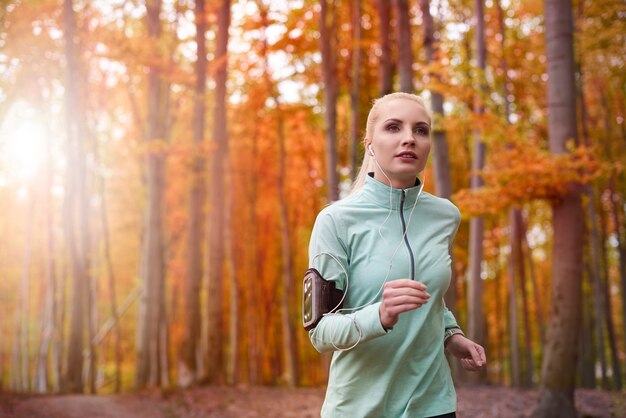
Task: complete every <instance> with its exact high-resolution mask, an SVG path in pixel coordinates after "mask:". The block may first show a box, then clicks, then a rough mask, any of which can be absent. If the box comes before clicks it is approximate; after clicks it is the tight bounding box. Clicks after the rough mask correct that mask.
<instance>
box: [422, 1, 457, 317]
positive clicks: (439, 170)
mask: <svg viewBox="0 0 626 418" xmlns="http://www.w3.org/2000/svg"><path fill="white" fill-rule="evenodd" d="M420 9H421V11H422V21H423V24H422V25H423V28H424V41H423V44H424V49H425V50H426V60H427V62H428V64H429V65H430V66H434V65H435V64H437V63H438V62H439V47H438V43H437V42H436V38H438V36H436V33H437V32H438V31H437V30H436V28H435V21H434V19H433V16H432V14H431V13H430V0H420ZM429 77H431V80H432V81H436V82H434V83H433V85H434V87H432V88H431V89H430V96H431V106H432V110H433V121H432V122H433V123H432V125H433V128H432V136H433V154H434V156H433V159H434V170H435V190H436V193H437V196H440V197H443V198H446V199H450V197H451V196H452V180H451V178H450V157H449V152H448V139H447V137H446V130H445V128H444V126H445V125H444V123H443V117H444V112H443V102H444V97H443V94H442V92H441V91H439V89H438V88H437V87H435V86H436V85H437V84H438V83H439V82H440V81H441V75H440V74H438V73H436V72H435V71H430V72H429ZM451 256H452V258H453V260H454V254H451ZM454 264H455V263H454V261H453V262H452V265H453V266H454ZM456 283H457V277H456V269H454V268H453V269H452V277H451V278H450V287H449V288H448V291H447V292H446V296H445V300H446V305H447V306H448V308H449V309H450V310H451V311H452V312H453V313H455V314H456V301H457V291H456Z"/></svg>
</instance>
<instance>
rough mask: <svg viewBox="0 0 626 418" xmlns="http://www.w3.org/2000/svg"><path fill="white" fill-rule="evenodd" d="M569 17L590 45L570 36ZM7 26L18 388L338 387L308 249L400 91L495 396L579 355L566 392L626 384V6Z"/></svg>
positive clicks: (500, 4) (292, 12) (43, 18)
mask: <svg viewBox="0 0 626 418" xmlns="http://www.w3.org/2000/svg"><path fill="white" fill-rule="evenodd" d="M557 3H558V2H557ZM557 6H558V7H561V8H564V9H562V10H569V11H570V12H571V14H572V23H571V26H572V30H573V32H572V31H570V35H571V36H570V38H569V40H564V39H561V37H560V35H552V33H553V31H555V30H556V31H557V32H558V30H562V29H559V28H560V26H559V25H560V23H559V22H558V21H553V19H552V18H550V16H554V14H552V15H551V14H550V12H549V7H557ZM0 13H1V14H0V24H1V27H0V73H1V74H2V76H1V77H0V213H2V214H3V216H2V218H1V219H0V277H1V279H2V280H0V317H1V318H2V321H0V335H2V338H1V339H0V388H11V389H14V390H20V391H56V390H67V391H74V392H80V391H89V392H97V393H107V392H113V391H116V392H117V391H121V390H125V389H130V388H133V387H136V386H140V387H142V386H146V385H149V386H168V385H173V384H178V385H180V386H185V387H186V386H189V385H193V384H200V383H209V382H210V383H218V382H227V383H245V384H287V385H315V384H322V383H323V382H324V381H325V378H326V374H325V368H324V367H323V364H325V361H326V360H327V359H325V358H321V357H320V356H319V355H318V354H317V353H316V352H315V351H314V350H313V348H312V347H311V346H310V344H309V342H308V339H307V336H306V334H305V332H304V331H303V330H302V328H301V326H300V316H299V311H300V283H301V276H302V272H303V271H304V270H305V269H306V267H307V263H308V260H307V244H308V238H309V235H310V230H311V227H312V225H313V221H314V219H315V216H316V214H317V212H318V211H319V210H320V209H321V208H322V207H323V206H324V205H326V204H327V203H328V202H329V201H330V200H334V199H336V198H338V197H340V196H342V195H343V193H345V192H346V190H348V188H349V185H350V181H351V179H352V178H353V176H354V173H355V171H356V170H357V169H358V161H359V159H360V156H361V155H362V152H363V149H362V146H361V142H360V141H361V139H362V136H363V132H364V128H365V126H364V123H365V118H366V115H367V111H368V110H369V105H370V102H371V100H372V99H373V98H375V97H377V96H379V95H380V94H383V93H385V92H388V91H392V90H404V91H415V92H418V93H420V94H422V95H423V96H424V97H425V98H426V99H427V101H428V102H429V103H430V105H431V107H432V112H433V141H434V146H433V155H432V158H431V164H429V166H428V167H427V169H426V173H425V176H426V189H427V190H428V191H430V192H431V193H436V194H439V195H441V196H444V197H449V198H450V199H451V200H452V201H453V202H455V203H456V204H457V205H458V206H459V207H460V209H461V211H462V213H463V215H464V221H463V223H462V225H461V228H460V230H459V233H458V236H457V240H456V243H455V247H454V273H455V277H456V280H455V281H454V282H453V287H452V289H450V291H449V295H448V297H447V298H448V304H449V305H450V306H451V308H452V309H454V310H455V312H456V314H457V317H458V319H459V321H460V323H461V324H463V325H464V326H465V327H469V330H471V331H470V332H472V334H473V335H474V334H475V335H476V337H475V338H478V339H480V340H481V341H484V344H485V346H486V348H487V352H488V354H489V359H490V364H489V367H488V369H487V371H486V373H485V374H484V376H482V377H480V380H482V381H485V382H491V383H493V384H500V385H512V386H536V385H539V383H540V381H541V379H542V376H543V379H544V380H543V381H544V384H545V382H546V380H545V379H547V376H548V375H549V370H548V368H549V366H550V365H554V364H556V363H555V361H552V360H549V359H550V358H552V357H548V356H557V357H559V356H561V355H565V354H563V352H560V351H558V349H557V348H555V346H554V341H556V340H559V341H562V342H561V344H563V345H564V346H567V348H568V349H571V350H572V351H571V353H570V355H572V356H573V357H567V358H569V359H570V360H571V359H576V362H577V364H576V367H574V365H571V364H570V365H569V366H568V367H570V368H571V369H570V370H571V372H572V373H573V374H572V377H571V379H570V380H571V381H573V383H568V384H566V385H565V387H566V389H565V392H567V391H568V389H567V387H569V386H571V384H575V385H579V386H584V387H603V388H606V389H619V388H621V385H622V377H621V376H622V373H624V372H625V371H626V370H624V361H623V359H624V357H625V356H626V354H625V352H626V323H625V321H624V317H625V312H626V303H624V298H625V294H626V291H625V290H626V243H625V239H626V228H625V224H624V214H625V208H626V206H625V202H624V196H625V195H626V174H625V173H624V161H626V127H625V124H624V112H625V109H624V103H626V101H625V100H624V99H625V97H624V92H625V89H624V86H625V85H626V78H625V74H626V72H625V71H624V56H626V54H625V52H626V51H625V47H624V45H626V42H624V36H625V35H624V33H626V30H625V29H626V23H625V22H626V20H625V19H624V16H625V15H626V8H625V7H624V5H623V3H622V2H619V1H612V0H604V1H596V2H593V1H587V0H579V1H576V2H574V3H573V4H569V3H568V2H564V3H559V4H556V5H552V3H549V2H547V4H546V5H545V7H544V4H543V2H541V1H538V0H536V1H535V0H534V1H515V0H509V1H504V0H487V1H485V2H484V3H483V2H482V1H469V0H454V1H425V0H422V1H417V0H415V1H400V0H398V1H392V2H387V1H371V2H361V1H357V0H354V1H343V2H340V1H337V0H324V1H322V2H317V1H309V0H299V1H297V0H293V1H286V2H274V1H265V0H258V1H247V2H246V1H232V2H231V1H225V0H224V1H222V0H221V1H216V2H204V1H203V0H195V1H193V0H188V1H187V0H176V1H174V0H167V1H166V0H150V1H146V2H144V1H138V0H132V1H131V0H115V1H98V0H92V1H85V0H73V1H72V0H63V1H61V0H37V1H17V0H16V1H10V0H8V1H4V2H2V11H1V12H0ZM555 13H556V15H557V16H562V15H563V14H562V13H561V12H555ZM565 33H567V29H565ZM554 37H556V38H559V39H560V41H561V42H565V44H563V45H561V44H558V45H555V44H551V43H550V42H551V41H550V40H551V39H554ZM551 48H552V49H551ZM568 48H569V49H570V50H571V51H572V58H571V63H570V64H571V66H572V67H571V68H569V67H568V69H563V68H560V69H558V70H557V68H556V67H558V63H555V60H558V59H559V57H560V54H561V53H563V52H564V51H566V50H568ZM550 51H553V52H550ZM555 51H556V52H555ZM554 54H556V55H554ZM552 65H554V66H555V67H554V68H553V67H551V66H552ZM559 71H564V72H563V73H561V72H559ZM564 74H566V75H564ZM566 77H570V78H568V79H567V80H569V81H566ZM561 82H562V83H569V84H567V87H559V84H558V83H561ZM565 91H568V95H567V96H564V95H563V94H564V92H565ZM559 102H562V103H563V105H562V106H561V105H559ZM565 107H567V111H566V114H567V117H566V116H559V115H560V113H559V112H561V110H563V109H565ZM559 109H561V110H559ZM557 132H561V133H557ZM557 137H558V139H556V138H557ZM556 141H558V145H557V142H556ZM574 194H578V195H579V197H572V196H574ZM572 199H574V200H572ZM574 201H576V202H574ZM568 202H570V203H571V204H573V205H575V206H576V207H579V209H577V212H576V215H575V216H574V215H572V217H571V218H569V219H570V221H566V220H567V219H568V216H569V215H567V214H562V213H561V212H560V210H559V209H558V208H560V207H563V205H568V204H570V203H568ZM563 210H564V211H565V212H567V211H566V210H565V209H563ZM477 220H480V222H477ZM559 222H565V223H559ZM574 224H575V226H572V225H574ZM470 225H472V226H470ZM576 228H578V229H576ZM576 231H578V232H576ZM574 232H576V233H574ZM571 246H579V247H578V248H579V249H578V250H575V251H576V252H574V253H570V254H573V258H572V259H571V261H568V258H567V256H566V251H567V250H566V249H563V248H564V247H571ZM559 266H561V267H559ZM578 276H579V278H576V277H578ZM560 289H570V290H572V292H573V293H571V294H561V293H560V292H561V290H560ZM577 292H578V293H577ZM566 307H567V309H571V315H573V316H569V317H568V318H570V319H571V320H565V319H564V320H562V321H560V320H559V321H556V322H555V320H558V319H559V318H560V317H559V316H558V315H559V314H561V313H563V311H561V309H565V308H566ZM555 350H556V351H555ZM544 355H545V356H544ZM544 357H545V358H544ZM559 358H561V357H559ZM562 359H565V357H562ZM542 361H543V372H542ZM572 361H573V360H572ZM458 378H459V379H463V378H464V376H459V377H458ZM559 390H560V389H559Z"/></svg>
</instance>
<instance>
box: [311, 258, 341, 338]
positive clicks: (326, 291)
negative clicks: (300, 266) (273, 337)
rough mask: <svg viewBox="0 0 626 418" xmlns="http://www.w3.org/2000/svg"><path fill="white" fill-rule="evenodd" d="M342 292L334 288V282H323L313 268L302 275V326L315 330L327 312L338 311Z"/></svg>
mask: <svg viewBox="0 0 626 418" xmlns="http://www.w3.org/2000/svg"><path fill="white" fill-rule="evenodd" d="M342 298H343V292H342V291H341V290H339V289H337V288H336V287H335V282H332V281H328V280H325V279H324V278H323V277H322V275H321V274H320V272H319V271H317V270H316V269H314V268H310V269H308V270H307V271H306V272H305V273H304V281H303V283H302V324H303V325H304V329H305V330H307V331H309V330H312V329H313V328H315V327H316V326H317V324H318V322H320V320H321V319H322V317H323V316H324V314H327V313H329V312H334V311H335V310H337V309H340V308H341V306H340V305H343V303H341V302H342Z"/></svg>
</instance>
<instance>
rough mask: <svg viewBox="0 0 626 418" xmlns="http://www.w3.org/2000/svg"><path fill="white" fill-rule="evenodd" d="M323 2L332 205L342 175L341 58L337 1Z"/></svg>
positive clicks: (328, 170) (322, 36) (330, 195)
mask: <svg viewBox="0 0 626 418" xmlns="http://www.w3.org/2000/svg"><path fill="white" fill-rule="evenodd" d="M328 3H329V0H321V1H320V5H321V9H320V50H321V52H322V77H323V80H324V106H325V108H326V111H325V112H324V120H325V122H326V178H327V196H328V200H329V201H330V202H334V201H336V200H338V199H339V175H338V173H337V97H338V95H339V86H338V85H337V58H336V56H335V49H336V41H335V37H336V33H337V26H336V22H335V15H336V13H333V10H334V0H330V4H331V8H332V10H331V12H330V13H329V10H328V8H329V7H328Z"/></svg>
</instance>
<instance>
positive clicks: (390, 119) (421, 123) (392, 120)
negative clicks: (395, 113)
mask: <svg viewBox="0 0 626 418" xmlns="http://www.w3.org/2000/svg"><path fill="white" fill-rule="evenodd" d="M387 122H396V123H404V121H403V120H400V119H396V118H389V119H387V120H385V123H387ZM415 125H426V126H428V127H429V128H430V124H429V123H428V122H424V121H419V122H417V123H416V124H415Z"/></svg>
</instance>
